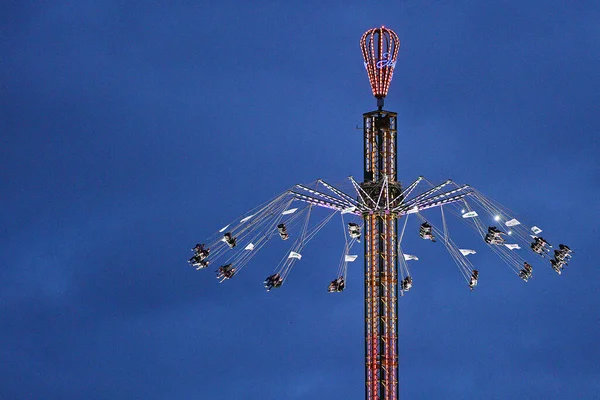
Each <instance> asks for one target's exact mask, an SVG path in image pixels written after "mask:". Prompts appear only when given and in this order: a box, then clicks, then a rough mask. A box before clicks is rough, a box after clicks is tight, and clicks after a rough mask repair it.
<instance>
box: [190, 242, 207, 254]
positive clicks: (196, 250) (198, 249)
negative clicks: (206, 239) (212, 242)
mask: <svg viewBox="0 0 600 400" xmlns="http://www.w3.org/2000/svg"><path fill="white" fill-rule="evenodd" d="M192 251H193V252H194V253H200V252H201V251H204V243H203V244H200V243H198V244H197V245H196V246H194V248H193V249H192Z"/></svg>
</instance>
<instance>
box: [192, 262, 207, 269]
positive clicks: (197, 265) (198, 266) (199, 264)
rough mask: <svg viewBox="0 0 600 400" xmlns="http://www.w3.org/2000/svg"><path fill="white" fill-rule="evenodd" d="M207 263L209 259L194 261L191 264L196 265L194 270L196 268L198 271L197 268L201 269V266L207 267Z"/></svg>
mask: <svg viewBox="0 0 600 400" xmlns="http://www.w3.org/2000/svg"><path fill="white" fill-rule="evenodd" d="M209 263H210V261H208V260H203V261H200V262H197V263H194V264H192V266H194V267H196V270H198V271H199V270H201V269H203V268H206V267H208V264H209Z"/></svg>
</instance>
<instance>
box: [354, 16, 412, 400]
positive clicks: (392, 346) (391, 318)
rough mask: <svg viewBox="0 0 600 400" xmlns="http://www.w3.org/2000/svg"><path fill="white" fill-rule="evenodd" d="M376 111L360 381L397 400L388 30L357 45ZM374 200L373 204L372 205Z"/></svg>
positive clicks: (370, 141) (368, 144)
mask: <svg viewBox="0 0 600 400" xmlns="http://www.w3.org/2000/svg"><path fill="white" fill-rule="evenodd" d="M361 47H362V52H363V57H364V61H365V68H366V70H367V72H368V74H369V80H370V83H371V88H372V90H373V95H374V96H375V97H376V98H377V107H378V109H377V110H376V111H372V112H368V113H365V114H363V132H364V181H363V182H362V183H361V185H360V186H361V187H362V189H363V190H364V192H365V193H367V194H368V195H369V196H368V197H367V196H366V197H367V198H370V199H372V201H373V203H374V204H370V205H369V206H370V207H369V208H371V210H374V211H369V212H367V213H364V214H363V218H364V221H365V222H364V226H365V358H366V365H365V375H366V398H367V400H388V399H390V400H392V399H398V395H399V393H398V392H399V389H398V317H397V311H398V296H397V293H398V254H397V248H398V246H397V240H398V214H397V213H396V212H394V211H393V209H394V208H395V207H397V206H398V204H400V202H401V201H402V198H401V196H400V193H401V188H400V183H399V182H398V181H397V175H396V153H397V121H396V118H397V114H396V113H393V112H389V111H384V110H383V99H384V97H385V96H386V95H387V91H388V89H389V85H390V82H391V79H392V75H393V71H394V67H395V65H396V58H397V54H398V49H399V47H400V42H399V40H398V36H397V35H396V33H394V32H393V31H392V30H390V29H387V28H384V27H381V28H375V29H371V30H369V31H367V32H366V33H365V34H364V35H363V37H362V39H361ZM375 200H376V204H375Z"/></svg>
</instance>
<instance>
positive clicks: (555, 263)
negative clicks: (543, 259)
mask: <svg viewBox="0 0 600 400" xmlns="http://www.w3.org/2000/svg"><path fill="white" fill-rule="evenodd" d="M550 265H551V266H552V269H553V270H554V271H556V273H557V274H559V275H560V274H561V273H562V269H563V268H564V262H563V261H556V260H554V259H552V260H550Z"/></svg>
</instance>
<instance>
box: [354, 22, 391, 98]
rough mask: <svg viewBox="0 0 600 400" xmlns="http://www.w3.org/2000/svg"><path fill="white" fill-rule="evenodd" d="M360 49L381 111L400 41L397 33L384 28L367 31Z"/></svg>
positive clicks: (361, 41)
mask: <svg viewBox="0 0 600 400" xmlns="http://www.w3.org/2000/svg"><path fill="white" fill-rule="evenodd" d="M360 47H361V49H362V53H363V58H364V60H365V69H366V70H367V73H368V74H369V81H370V83H371V89H372V90H373V96H375V97H376V98H377V106H378V107H379V108H380V109H381V108H382V107H383V98H384V97H385V96H387V93H388V90H389V88H390V82H391V81H392V76H393V75H394V68H395V67H396V57H397V56H398V49H399V48H400V40H399V39H398V35H396V32H394V31H393V30H391V29H388V28H386V27H384V26H382V27H381V28H373V29H369V30H368V31H366V32H365V34H364V35H363V36H362V38H361V39H360Z"/></svg>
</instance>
